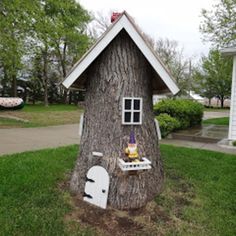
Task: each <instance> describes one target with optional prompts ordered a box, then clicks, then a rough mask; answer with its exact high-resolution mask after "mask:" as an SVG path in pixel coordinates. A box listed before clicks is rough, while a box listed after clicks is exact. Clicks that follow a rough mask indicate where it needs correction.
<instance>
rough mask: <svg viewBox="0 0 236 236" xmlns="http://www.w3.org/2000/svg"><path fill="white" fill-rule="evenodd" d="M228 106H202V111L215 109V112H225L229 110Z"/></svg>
mask: <svg viewBox="0 0 236 236" xmlns="http://www.w3.org/2000/svg"><path fill="white" fill-rule="evenodd" d="M229 110H230V108H229V107H226V108H220V107H218V108H217V107H214V108H208V107H204V111H212V112H214V111H216V112H226V111H229Z"/></svg>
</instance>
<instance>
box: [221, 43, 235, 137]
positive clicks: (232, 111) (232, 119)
mask: <svg viewBox="0 0 236 236" xmlns="http://www.w3.org/2000/svg"><path fill="white" fill-rule="evenodd" d="M221 52H222V54H223V55H226V56H233V58H234V59H233V60H234V64H233V73H232V89H231V104H230V119H229V136H228V139H229V140H236V47H233V48H225V49H222V50H221Z"/></svg>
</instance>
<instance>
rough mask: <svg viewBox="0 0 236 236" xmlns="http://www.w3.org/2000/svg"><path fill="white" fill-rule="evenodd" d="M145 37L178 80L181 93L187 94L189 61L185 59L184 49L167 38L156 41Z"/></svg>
mask: <svg viewBox="0 0 236 236" xmlns="http://www.w3.org/2000/svg"><path fill="white" fill-rule="evenodd" d="M145 37H146V38H147V39H148V42H149V44H150V45H151V47H153V48H154V50H155V51H156V53H157V55H159V57H160V59H161V60H162V62H163V63H164V64H165V66H166V67H167V68H168V69H169V71H170V72H171V74H172V76H173V77H174V78H175V79H176V82H177V84H178V86H179V88H180V90H181V93H185V91H186V90H187V89H189V88H188V85H189V60H187V59H185V58H184V55H183V51H184V49H183V48H180V47H179V44H178V42H177V41H175V40H169V39H167V38H166V39H162V38H159V39H158V40H154V39H152V38H151V37H150V36H145Z"/></svg>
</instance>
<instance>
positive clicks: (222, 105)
mask: <svg viewBox="0 0 236 236" xmlns="http://www.w3.org/2000/svg"><path fill="white" fill-rule="evenodd" d="M224 101H225V98H224V96H220V107H221V108H224Z"/></svg>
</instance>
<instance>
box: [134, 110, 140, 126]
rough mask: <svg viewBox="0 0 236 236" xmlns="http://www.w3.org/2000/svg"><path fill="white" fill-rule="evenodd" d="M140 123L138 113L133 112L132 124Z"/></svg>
mask: <svg viewBox="0 0 236 236" xmlns="http://www.w3.org/2000/svg"><path fill="white" fill-rule="evenodd" d="M139 122H140V112H134V123H139Z"/></svg>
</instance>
